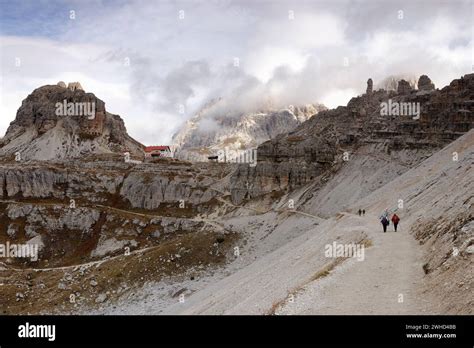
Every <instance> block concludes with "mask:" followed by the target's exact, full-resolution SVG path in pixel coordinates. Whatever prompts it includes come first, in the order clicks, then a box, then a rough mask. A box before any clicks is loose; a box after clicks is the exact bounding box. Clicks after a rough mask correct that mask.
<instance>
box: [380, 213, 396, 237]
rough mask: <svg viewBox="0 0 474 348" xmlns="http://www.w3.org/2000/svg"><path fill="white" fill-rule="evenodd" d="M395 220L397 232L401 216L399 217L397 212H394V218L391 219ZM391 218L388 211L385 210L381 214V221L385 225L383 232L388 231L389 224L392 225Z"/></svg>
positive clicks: (394, 225) (394, 226)
mask: <svg viewBox="0 0 474 348" xmlns="http://www.w3.org/2000/svg"><path fill="white" fill-rule="evenodd" d="M390 220H392V222H393V228H394V229H395V232H397V227H398V223H399V222H400V218H399V217H398V215H397V214H395V213H394V214H393V215H392V218H391V219H390ZM390 220H389V214H388V211H387V210H385V211H384V212H383V214H382V215H381V216H380V223H381V224H382V226H383V232H384V233H385V232H387V226H388V225H390Z"/></svg>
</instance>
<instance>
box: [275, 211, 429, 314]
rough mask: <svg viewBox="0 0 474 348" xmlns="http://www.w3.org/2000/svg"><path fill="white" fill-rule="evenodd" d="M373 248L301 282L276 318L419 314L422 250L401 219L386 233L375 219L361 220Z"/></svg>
mask: <svg viewBox="0 0 474 348" xmlns="http://www.w3.org/2000/svg"><path fill="white" fill-rule="evenodd" d="M360 220H362V221H365V222H366V225H367V229H366V231H367V232H368V235H369V238H370V240H371V242H372V246H370V247H368V248H365V250H364V259H363V260H362V261H358V260H357V257H354V258H351V259H348V260H346V261H344V262H343V263H342V264H340V265H339V266H337V267H336V268H334V270H332V271H331V272H330V273H329V275H327V276H326V277H323V278H320V279H316V280H315V281H313V282H311V283H309V284H306V285H305V286H304V287H303V288H301V289H300V290H299V291H298V292H297V294H295V296H294V299H293V301H291V302H290V301H286V302H285V303H284V304H282V305H281V306H280V308H278V309H277V311H276V314H382V313H383V314H421V313H423V312H426V306H427V303H426V302H425V301H423V300H422V299H421V298H420V297H419V296H417V289H418V288H419V286H420V283H421V281H422V278H423V275H424V273H423V269H422V264H421V261H420V260H421V249H420V246H419V245H418V243H417V242H416V240H415V239H414V238H413V237H412V236H411V234H409V233H408V227H409V226H404V225H403V221H402V222H401V223H400V225H399V226H398V232H394V230H393V224H390V226H388V229H387V233H383V231H382V226H381V224H380V223H379V221H378V218H377V216H375V215H365V216H362V217H360Z"/></svg>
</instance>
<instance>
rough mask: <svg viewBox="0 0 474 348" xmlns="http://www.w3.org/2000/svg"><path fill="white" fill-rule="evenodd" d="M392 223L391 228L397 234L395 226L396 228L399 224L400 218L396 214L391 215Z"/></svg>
mask: <svg viewBox="0 0 474 348" xmlns="http://www.w3.org/2000/svg"><path fill="white" fill-rule="evenodd" d="M392 222H393V227H394V228H395V232H397V226H398V223H399V222H400V218H399V217H398V215H397V214H393V216H392Z"/></svg>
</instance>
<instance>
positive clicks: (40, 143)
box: [0, 82, 143, 160]
mask: <svg viewBox="0 0 474 348" xmlns="http://www.w3.org/2000/svg"><path fill="white" fill-rule="evenodd" d="M142 149H143V145H142V144H140V143H138V142H137V141H135V140H134V139H132V138H131V137H130V136H129V135H128V134H127V130H126V128H125V125H124V123H123V120H122V119H121V118H120V116H117V115H113V114H110V113H108V112H107V110H106V108H105V103H104V102H103V101H102V100H100V99H99V98H97V97H96V96H95V95H94V94H92V93H86V92H84V90H83V89H82V87H81V86H80V84H79V83H78V82H74V83H70V84H69V86H68V88H65V84H64V83H61V82H60V83H58V85H47V86H43V87H40V88H38V89H36V90H34V91H33V93H31V94H30V95H29V96H28V97H27V98H26V99H25V100H24V101H23V102H22V105H21V107H20V108H19V109H18V112H17V115H16V118H15V120H14V121H13V122H12V123H11V124H10V126H9V127H8V130H7V132H6V134H5V136H4V138H3V139H2V140H1V141H0V156H9V157H12V156H13V155H14V154H15V153H19V155H20V156H21V159H22V160H51V159H66V158H77V157H81V156H84V155H88V154H102V153H123V152H130V153H132V154H135V155H142V153H143V151H142Z"/></svg>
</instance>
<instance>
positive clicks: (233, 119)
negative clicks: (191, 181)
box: [173, 101, 325, 161]
mask: <svg viewBox="0 0 474 348" xmlns="http://www.w3.org/2000/svg"><path fill="white" fill-rule="evenodd" d="M216 103H217V104H218V103H219V101H217V102H216ZM214 105H215V104H211V105H208V106H207V107H205V108H204V109H203V110H201V111H200V112H199V113H198V114H197V115H196V116H194V117H193V118H192V119H190V120H188V121H187V122H186V124H185V125H184V126H183V128H182V129H181V130H180V131H179V132H178V133H176V134H175V135H174V137H173V143H174V144H175V145H176V149H177V150H176V156H177V157H178V158H181V159H186V160H193V161H207V157H208V156H211V155H216V154H217V153H219V151H223V150H225V149H228V150H242V149H249V148H254V147H256V146H258V145H259V144H261V143H263V142H264V141H267V140H269V139H272V138H274V137H275V136H277V135H278V134H280V133H286V132H288V131H290V130H292V129H294V128H295V127H297V126H298V125H299V124H301V123H302V122H304V121H306V120H308V119H309V118H310V117H312V116H313V115H316V114H317V113H318V112H319V111H321V110H324V109H325V107H324V106H322V105H302V106H293V105H290V106H289V107H288V108H287V109H281V110H263V111H261V112H254V113H241V114H237V115H233V114H220V113H217V114H214V109H213V106H214Z"/></svg>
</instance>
